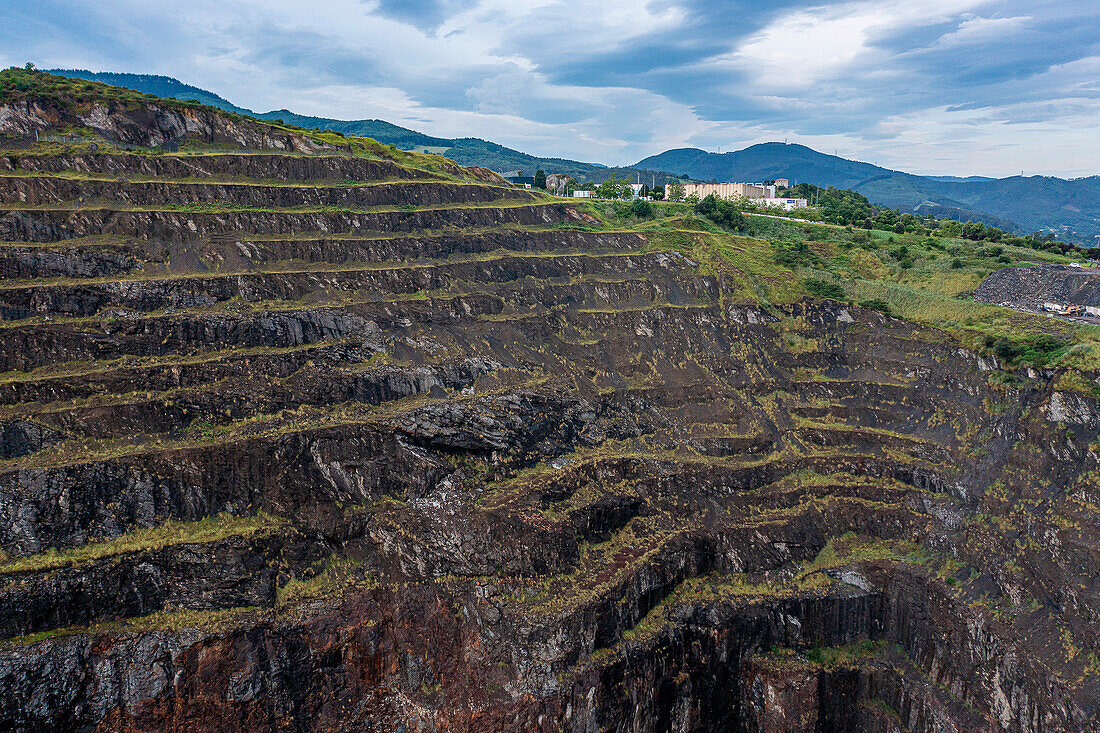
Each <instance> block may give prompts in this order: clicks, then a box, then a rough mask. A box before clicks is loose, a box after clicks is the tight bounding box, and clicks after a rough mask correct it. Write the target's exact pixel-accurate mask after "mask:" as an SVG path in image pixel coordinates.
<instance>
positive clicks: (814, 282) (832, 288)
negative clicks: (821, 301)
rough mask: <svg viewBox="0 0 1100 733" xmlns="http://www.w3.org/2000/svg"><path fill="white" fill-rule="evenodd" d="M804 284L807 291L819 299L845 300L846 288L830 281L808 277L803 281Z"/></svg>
mask: <svg viewBox="0 0 1100 733" xmlns="http://www.w3.org/2000/svg"><path fill="white" fill-rule="evenodd" d="M802 284H803V285H805V286H806V289H807V290H809V291H810V292H811V293H813V294H814V295H816V296H817V297H819V298H829V299H831V300H844V298H845V297H846V293H845V292H844V288H842V287H840V286H839V285H837V284H836V283H833V282H829V281H828V280H819V279H818V278H814V277H808V278H806V279H805V280H803V281H802Z"/></svg>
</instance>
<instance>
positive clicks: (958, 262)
mask: <svg viewBox="0 0 1100 733" xmlns="http://www.w3.org/2000/svg"><path fill="white" fill-rule="evenodd" d="M962 266H963V262H962V260H960V259H959V258H957V257H956V258H955V259H953V260H951V269H952V270H958V269H961V268H962Z"/></svg>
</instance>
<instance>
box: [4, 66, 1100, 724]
mask: <svg viewBox="0 0 1100 733" xmlns="http://www.w3.org/2000/svg"><path fill="white" fill-rule="evenodd" d="M4 74H8V77H7V78H4V76H3V74H0V81H2V82H3V83H4V84H6V86H4V87H3V88H4V90H5V96H4V97H3V102H0V131H3V132H4V133H5V134H6V135H7V136H6V137H5V138H4V146H3V149H2V150H0V240H3V243H2V244H0V332H2V333H3V337H2V338H0V550H2V553H0V609H2V613H0V625H2V637H3V639H2V641H0V729H3V730H11V731H22V732H28V733H29V732H30V731H43V730H53V731H104V732H106V731H126V732H136V731H150V732H151V731H178V732H179V733H183V732H184V731H187V732H188V733H190V732H194V731H248V732H249V733H255V732H256V731H378V732H379V733H381V732H383V731H439V732H442V731H449V732H460V731H461V732H468V733H473V732H475V731H500V732H504V731H531V732H539V733H550V732H552V731H554V732H557V731H569V732H571V733H591V732H595V731H621V732H624V733H625V732H627V731H630V732H632V733H665V732H666V731H675V732H677V733H689V732H692V733H702V732H703V731H729V732H731V733H734V732H736V733H742V732H743V733H749V732H760V733H765V732H767V733H780V732H803V731H804V732H806V733H811V732H814V731H837V732H839V731H866V732H867V733H901V731H917V732H920V733H939V732H940V731H957V732H959V733H964V732H965V733H994V732H1001V731H1005V732H1011V733H1081V732H1084V731H1090V730H1097V726H1098V725H1100V723H1098V721H1100V718H1098V715H1100V656H1098V654H1100V639H1098V633H1100V575H1098V574H1097V572H1096V568H1097V563H1098V562H1100V526H1098V522H1100V514H1098V512H1100V488H1098V484H1097V477H1098V476H1100V440H1098V435H1100V397H1098V394H1097V390H1096V387H1095V385H1096V382H1095V372H1094V371H1092V367H1091V365H1092V364H1093V362H1089V361H1087V360H1085V359H1086V356H1087V355H1088V354H1091V353H1092V352H1090V351H1089V349H1090V348H1092V343H1093V342H1092V341H1089V339H1090V338H1092V336H1091V335H1090V334H1091V332H1090V331H1071V330H1069V329H1071V327H1072V328H1076V327H1077V326H1076V325H1074V324H1067V323H1063V322H1061V321H1058V320H1057V319H1052V318H1048V317H1045V316H1039V315H1034V314H1027V313H1019V312H1015V311H1007V309H1004V308H999V307H996V306H993V305H989V303H994V302H1000V301H999V300H998V299H1000V300H1004V299H1005V298H1009V297H1010V298H1011V299H1012V300H1013V302H1014V303H1015V304H1016V305H1020V304H1024V305H1026V307H1027V308H1028V309H1032V310H1038V309H1039V307H1040V306H1041V304H1042V302H1044V300H1049V299H1052V298H1056V297H1057V298H1062V300H1065V301H1067V302H1078V301H1080V303H1081V304H1082V305H1091V304H1093V302H1094V301H1093V300H1092V298H1093V296H1092V290H1091V289H1090V288H1091V284H1089V285H1086V284H1085V283H1086V281H1087V282H1088V283H1091V282H1092V279H1091V278H1092V274H1091V273H1086V272H1085V271H1082V272H1081V273H1080V275H1079V276H1078V275H1075V276H1074V277H1065V278H1062V279H1060V280H1059V281H1058V282H1059V283H1060V284H1058V285H1053V284H1051V283H1048V282H1046V280H1044V278H1047V277H1053V275H1051V274H1050V273H1051V272H1053V270H1054V269H1058V270H1059V271H1061V270H1068V269H1070V268H1068V267H1064V266H1063V265H1064V263H1065V260H1064V258H1062V259H1058V258H1055V257H1054V256H1052V259H1051V262H1050V263H1049V266H1043V267H1033V268H1032V267H1019V266H1013V267H1009V268H1005V269H1000V270H996V272H995V273H994V274H993V275H990V277H992V278H994V279H992V280H988V279H987V280H984V284H981V285H980V288H978V283H979V282H981V280H980V279H977V278H984V277H985V275H986V272H987V271H989V270H991V266H987V260H988V258H986V259H985V260H983V259H981V256H980V255H978V254H975V255H973V257H972V258H973V259H974V261H975V262H977V263H978V264H975V265H974V267H973V268H972V269H973V271H974V272H980V273H981V274H980V275H973V274H967V273H970V270H962V272H963V274H962V275H960V274H958V273H959V272H960V270H958V269H956V270H951V269H950V267H949V266H948V265H946V264H944V263H945V261H946V260H947V259H948V256H947V255H946V254H944V253H943V252H940V251H939V250H936V249H935V248H931V247H929V248H925V249H920V247H919V246H918V243H917V242H916V240H912V241H911V240H908V239H902V240H900V241H897V242H896V241H895V240H894V238H893V236H892V235H891V236H890V239H888V240H887V239H886V238H885V237H886V236H887V235H886V234H885V233H883V234H882V235H881V237H882V239H881V241H878V240H874V239H872V240H871V241H870V242H868V235H865V234H864V233H860V232H854V233H853V232H852V231H851V230H850V229H845V228H843V227H827V226H824V225H813V226H811V225H809V224H799V223H792V222H785V221H780V220H776V219H769V218H762V217H761V218H751V217H750V222H749V227H750V228H749V229H747V230H745V231H739V232H734V231H728V230H725V229H722V228H720V227H718V226H716V225H714V224H713V223H712V222H710V221H709V220H706V219H704V218H703V217H700V216H698V215H697V214H696V213H694V212H693V211H692V209H691V208H690V206H688V205H686V204H670V205H668V207H667V208H664V209H659V210H658V213H657V214H655V215H654V216H653V217H652V218H650V219H647V220H636V219H630V218H628V217H629V212H628V211H627V208H626V207H625V205H624V208H623V209H622V210H621V211H620V210H619V209H615V208H614V206H615V205H614V204H612V203H608V204H606V206H602V205H600V204H596V203H586V202H582V201H576V202H575V201H571V200H563V199H558V198H554V197H551V196H548V195H545V194H543V193H541V192H537V191H532V190H527V189H522V188H517V187H515V186H511V185H509V184H508V183H507V182H506V181H504V180H503V179H502V178H500V177H499V176H497V175H496V174H493V173H492V172H490V171H488V170H485V169H480V168H463V167H460V166H458V165H457V164H455V163H453V162H451V161H449V160H447V159H445V158H442V157H440V156H436V155H427V154H416V153H408V152H404V151H400V150H397V149H396V148H394V147H393V146H385V145H381V144H379V143H376V142H374V141H373V140H369V139H366V138H353V137H344V136H342V135H336V134H333V133H324V132H318V131H313V130H304V129H300V128H293V127H291V126H286V125H277V124H273V123H265V122H259V121H256V120H252V119H249V118H247V117H241V116H236V115H232V114H229V113H225V112H221V111H219V110H214V109H212V108H207V107H203V106H201V105H196V104H188V103H183V102H178V101H176V100H162V99H157V98H152V97H148V96H141V95H138V96H134V95H132V94H127V93H126V91H125V90H122V91H118V88H115V87H106V86H105V85H102V84H97V83H94V82H81V81H72V80H64V81H53V80H54V79H56V77H48V76H47V75H42V76H43V77H45V78H44V79H40V78H38V77H35V79H37V81H36V83H38V84H40V85H41V86H40V87H37V88H32V89H29V90H18V88H17V87H16V86H15V82H14V81H13V79H22V78H23V77H14V76H11V75H10V73H9V72H4ZM36 129H37V130H46V129H50V130H59V129H65V130H70V131H73V130H75V131H77V132H79V133H80V134H79V136H82V137H85V138H87V139H88V140H92V139H94V140H95V141H96V142H95V143H94V145H95V147H94V149H93V148H92V143H90V142H80V141H74V142H58V141H49V140H43V139H41V136H40V137H39V139H37V140H35V139H34V131H35V130H36ZM75 134H76V133H74V135H75ZM169 142H171V143H172V145H173V146H174V147H175V150H176V152H168V151H167V150H166V149H165V145H166V143H169ZM875 236H878V235H877V234H876V235H875ZM906 243H908V244H907V246H909V247H910V250H907V251H906V252H905V253H904V254H897V255H891V254H889V253H890V252H891V251H894V250H896V249H897V247H898V246H900V245H901V244H906ZM921 246H923V245H921ZM943 246H948V245H943ZM950 246H959V247H962V246H964V245H963V244H958V243H953V244H951V245H950ZM914 252H919V253H920V257H919V258H918V260H919V261H918V262H917V264H916V265H915V266H913V267H910V268H906V267H903V266H902V265H899V264H897V263H898V262H901V261H905V260H903V258H909V260H910V261H911V260H912V258H913V257H914V254H913V253H914ZM1011 254H1012V256H1013V257H1016V258H1017V260H1019V258H1022V257H1024V256H1025V255H1024V254H1017V253H1011ZM964 257H971V255H969V254H961V255H958V256H957V258H964ZM1014 262H1016V261H1014ZM968 266H969V265H968ZM843 268H850V270H849V269H843ZM922 268H925V269H927V271H928V272H932V271H933V270H934V272H935V273H936V277H937V278H938V279H937V280H935V282H946V283H948V284H949V285H951V287H955V288H956V290H958V291H960V292H961V291H963V290H964V289H976V292H977V295H976V296H975V298H974V300H975V301H979V302H978V303H971V302H970V301H965V302H964V301H962V300H960V299H959V298H957V297H956V293H955V292H951V293H949V294H947V295H943V296H942V297H941V296H940V294H929V293H925V294H924V295H921V294H920V292H919V288H918V287H916V286H913V287H912V290H913V292H914V293H916V294H915V295H912V296H909V295H907V296H906V297H907V298H911V299H910V300H906V299H904V298H902V297H900V296H898V295H897V293H899V292H901V291H900V290H899V288H901V287H902V286H903V285H905V282H907V281H906V280H905V278H907V277H915V275H913V274H912V273H917V272H923V271H924V270H922ZM935 268H943V269H935ZM983 268H984V269H983ZM842 272H843V273H850V275H845V276H844V277H843V278H842V277H840V275H838V274H837V273H842ZM861 273H862V274H861ZM884 273H886V274H884ZM945 273H946V274H945ZM952 273H954V274H952ZM1001 273H1003V274H1001ZM895 275H896V277H895ZM964 275H965V277H964ZM845 278H847V279H845ZM876 278H877V279H876ZM950 278H955V279H954V280H951V279H950ZM966 278H971V279H966ZM1002 280H1003V282H1001V281H1002ZM822 282H824V283H825V284H826V285H830V284H831V285H832V286H833V287H832V288H828V287H825V286H823V285H821V283H822ZM929 282H932V280H931V279H930V280H929ZM1006 283H1007V284H1006ZM971 286H974V287H971ZM943 287H944V288H946V287H947V285H944V286H943ZM1058 288H1062V289H1063V290H1058ZM1055 291H1056V292H1055ZM1086 291H1087V292H1088V294H1087V295H1086ZM906 292H908V291H906ZM945 292H946V291H945ZM1005 293H1009V294H1010V295H1004V294H1005ZM1051 293H1053V294H1051ZM918 296H919V297H925V298H926V299H925V300H912V298H917V297H918ZM983 300H984V301H985V304H982V303H980V301H983ZM1059 302H1061V301H1059ZM1096 304H1098V305H1100V298H1098V299H1097V300H1096ZM933 306H935V307H933ZM962 308H965V309H966V310H965V312H961V311H959V310H958V309H962ZM945 314H946V315H945ZM933 318H936V319H939V320H937V321H933V320H931V319H933ZM967 318H970V319H971V323H970V324H969V325H968V324H966V319H967ZM997 318H1004V319H1008V318H1012V319H1018V320H1017V321H1013V323H1018V324H1020V329H1021V330H1020V331H1019V332H1020V333H1025V332H1027V333H1030V331H1026V329H1036V331H1035V332H1036V333H1046V332H1045V331H1042V329H1048V330H1049V329H1061V330H1055V331H1051V332H1050V334H1048V335H1049V336H1050V338H1052V339H1054V338H1056V339H1059V340H1058V341H1057V344H1056V346H1054V347H1051V348H1052V349H1055V348H1056V349H1057V351H1056V352H1054V351H1051V352H1050V353H1052V354H1053V353H1057V355H1058V358H1055V357H1054V356H1050V357H1049V358H1046V357H1044V358H1045V360H1034V361H1031V362H1024V361H1010V360H1008V359H1007V358H1005V357H1002V356H999V355H998V353H996V351H991V350H990V349H988V348H986V347H985V346H983V342H982V341H981V340H980V338H979V337H978V336H976V335H975V334H976V333H977V331H974V329H977V328H979V327H984V326H983V324H985V323H987V322H988V323H992V324H993V326H990V328H994V327H999V326H997V324H999V323H1000V321H996V320H995V319H997ZM982 319H984V320H982ZM967 328H969V329H971V330H966V329H967ZM1081 328H1084V326H1082V327H1081ZM990 333H992V331H990ZM1028 343H1031V342H1028ZM1036 343H1038V342H1036ZM1036 348H1038V347H1036ZM1044 353H1045V352H1044ZM1062 355H1066V356H1065V358H1064V359H1062V360H1060V361H1059V360H1058V359H1059V358H1061V356H1062ZM1089 358H1091V357H1089ZM1073 359H1078V361H1073Z"/></svg>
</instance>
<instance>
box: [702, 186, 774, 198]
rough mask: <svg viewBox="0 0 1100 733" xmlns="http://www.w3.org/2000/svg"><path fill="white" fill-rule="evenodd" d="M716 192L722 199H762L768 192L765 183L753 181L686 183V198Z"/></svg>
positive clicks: (705, 195)
mask: <svg viewBox="0 0 1100 733" xmlns="http://www.w3.org/2000/svg"><path fill="white" fill-rule="evenodd" d="M711 194H714V195H715V196H717V197H718V198H720V199H762V198H764V196H765V195H766V194H767V191H766V190H765V188H764V186H763V185H755V184H752V183H685V184H684V198H687V197H688V196H693V195H694V196H698V197H699V198H706V197H707V196H709V195H711Z"/></svg>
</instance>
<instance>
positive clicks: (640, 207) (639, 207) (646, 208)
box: [630, 199, 653, 219]
mask: <svg viewBox="0 0 1100 733" xmlns="http://www.w3.org/2000/svg"><path fill="white" fill-rule="evenodd" d="M630 213H631V214H633V215H634V216H636V217H638V218H639V219H646V218H649V215H650V214H652V213H653V205H652V204H650V203H649V202H648V201H646V200H645V199H634V203H632V204H631V205H630Z"/></svg>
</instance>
